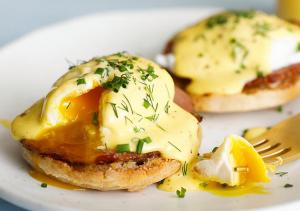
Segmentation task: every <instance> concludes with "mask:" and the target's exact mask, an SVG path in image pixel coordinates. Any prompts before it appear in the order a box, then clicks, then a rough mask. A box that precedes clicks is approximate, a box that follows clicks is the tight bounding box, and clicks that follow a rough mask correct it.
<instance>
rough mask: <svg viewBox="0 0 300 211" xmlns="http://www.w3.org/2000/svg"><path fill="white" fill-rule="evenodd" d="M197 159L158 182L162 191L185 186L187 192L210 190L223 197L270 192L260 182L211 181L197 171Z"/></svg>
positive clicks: (170, 190)
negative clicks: (238, 183) (232, 183)
mask: <svg viewBox="0 0 300 211" xmlns="http://www.w3.org/2000/svg"><path fill="white" fill-rule="evenodd" d="M196 162H197V161H196V160H195V161H193V162H191V163H190V164H184V165H183V166H182V168H181V170H180V171H178V172H177V173H176V174H174V175H172V176H171V177H169V178H166V179H164V180H163V181H161V182H159V183H158V184H157V188H158V189H159V190H162V191H167V192H176V191H177V190H180V189H181V188H185V189H186V191H187V192H197V191H198V192H199V191H204V192H209V193H212V194H214V195H218V196H222V197H238V196H243V195H248V194H266V193H268V191H267V189H265V188H264V187H263V186H262V185H260V184H254V183H249V184H244V185H240V186H234V187H231V186H227V185H224V184H220V183H217V182H213V181H209V180H207V179H205V178H203V177H202V176H200V175H199V173H197V172H196V171H195V170H194V168H193V165H194V164H195V163H196Z"/></svg>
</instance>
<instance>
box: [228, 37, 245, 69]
mask: <svg viewBox="0 0 300 211" xmlns="http://www.w3.org/2000/svg"><path fill="white" fill-rule="evenodd" d="M229 42H230V44H231V45H232V51H231V57H232V58H233V59H234V60H236V59H238V60H240V62H241V64H240V67H243V66H244V64H243V62H244V59H245V58H246V57H247V56H248V54H249V50H248V49H247V48H246V47H245V46H244V45H243V44H242V43H241V42H239V41H238V40H236V39H235V38H231V39H230V41H229Z"/></svg>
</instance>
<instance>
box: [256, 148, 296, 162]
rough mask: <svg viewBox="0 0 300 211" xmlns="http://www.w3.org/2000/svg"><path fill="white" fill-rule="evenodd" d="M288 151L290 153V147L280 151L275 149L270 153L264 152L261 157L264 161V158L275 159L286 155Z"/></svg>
mask: <svg viewBox="0 0 300 211" xmlns="http://www.w3.org/2000/svg"><path fill="white" fill-rule="evenodd" d="M289 151H291V147H285V148H280V149H276V150H272V151H269V152H266V153H265V154H264V155H262V156H261V157H262V158H263V159H266V158H275V157H279V156H282V155H284V154H286V153H287V152H289Z"/></svg>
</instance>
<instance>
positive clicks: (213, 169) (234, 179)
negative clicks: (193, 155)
mask: <svg viewBox="0 0 300 211" xmlns="http://www.w3.org/2000/svg"><path fill="white" fill-rule="evenodd" d="M195 170H196V171H197V172H198V173H199V174H200V175H201V176H202V177H204V178H206V179H207V180H210V181H214V182H218V183H221V184H227V185H229V186H239V185H243V184H246V183H257V182H268V181H269V177H268V175H267V168H266V165H265V163H264V161H263V160H262V158H261V157H260V155H259V154H258V153H257V152H256V151H255V149H254V148H253V146H252V145H251V144H250V143H249V142H248V141H247V140H246V139H244V138H242V137H240V136H237V135H229V136H227V137H226V138H225V140H224V142H223V144H222V145H221V146H220V147H218V148H217V150H216V151H215V152H213V153H212V155H211V157H210V158H209V159H203V160H200V161H199V162H198V163H197V164H196V165H195Z"/></svg>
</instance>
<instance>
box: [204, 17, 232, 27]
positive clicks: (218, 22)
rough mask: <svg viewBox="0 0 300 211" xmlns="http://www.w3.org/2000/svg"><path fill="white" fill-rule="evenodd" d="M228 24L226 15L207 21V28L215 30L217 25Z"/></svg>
mask: <svg viewBox="0 0 300 211" xmlns="http://www.w3.org/2000/svg"><path fill="white" fill-rule="evenodd" d="M225 23H227V17H226V16H225V15H216V16H213V17H211V18H209V19H208V20H207V23H206V26H207V27H208V28H213V27H215V26H217V25H224V24H225Z"/></svg>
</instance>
